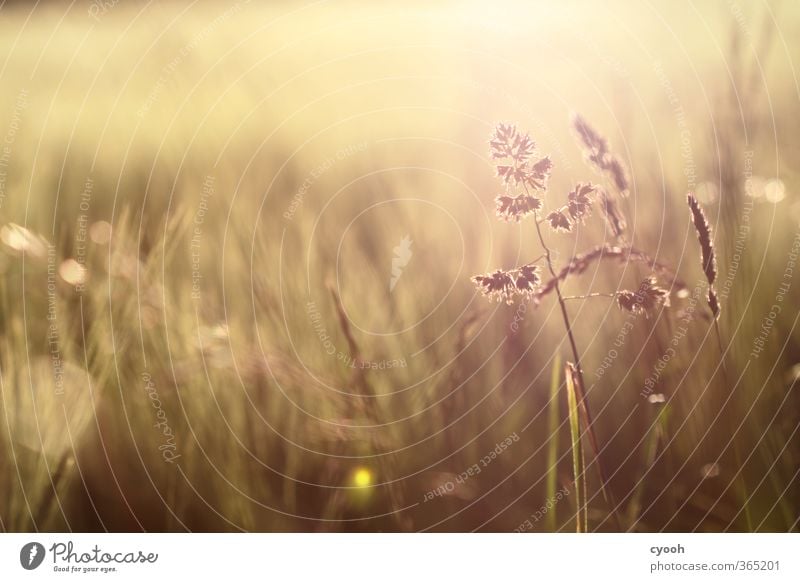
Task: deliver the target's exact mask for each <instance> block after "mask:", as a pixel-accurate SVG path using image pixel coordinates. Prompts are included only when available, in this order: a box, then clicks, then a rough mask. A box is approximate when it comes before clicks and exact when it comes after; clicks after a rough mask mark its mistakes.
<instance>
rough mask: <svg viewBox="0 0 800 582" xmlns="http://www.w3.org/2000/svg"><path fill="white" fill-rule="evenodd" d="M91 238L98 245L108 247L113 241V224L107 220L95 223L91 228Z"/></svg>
mask: <svg viewBox="0 0 800 582" xmlns="http://www.w3.org/2000/svg"><path fill="white" fill-rule="evenodd" d="M89 237H90V238H91V239H92V242H93V243H95V244H98V245H107V244H108V242H109V241H110V240H111V224H109V223H108V222H106V221H105V220H100V221H98V222H95V223H94V224H93V225H92V226H90V227H89Z"/></svg>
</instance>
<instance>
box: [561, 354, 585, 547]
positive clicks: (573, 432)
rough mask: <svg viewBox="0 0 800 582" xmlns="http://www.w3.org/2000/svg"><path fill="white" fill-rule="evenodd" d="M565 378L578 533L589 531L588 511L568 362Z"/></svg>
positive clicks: (575, 399)
mask: <svg viewBox="0 0 800 582" xmlns="http://www.w3.org/2000/svg"><path fill="white" fill-rule="evenodd" d="M564 372H565V375H566V380H567V407H568V410H569V432H570V438H571V441H572V472H573V474H574V476H575V505H576V513H575V521H576V531H577V532H578V533H581V532H587V531H589V512H588V507H587V503H586V499H587V488H586V466H585V462H584V458H583V446H582V445H581V421H580V410H579V406H580V405H579V401H578V394H577V391H576V389H575V374H576V373H577V371H576V370H575V366H573V365H572V364H571V363H570V362H567V365H566V366H565V369H564Z"/></svg>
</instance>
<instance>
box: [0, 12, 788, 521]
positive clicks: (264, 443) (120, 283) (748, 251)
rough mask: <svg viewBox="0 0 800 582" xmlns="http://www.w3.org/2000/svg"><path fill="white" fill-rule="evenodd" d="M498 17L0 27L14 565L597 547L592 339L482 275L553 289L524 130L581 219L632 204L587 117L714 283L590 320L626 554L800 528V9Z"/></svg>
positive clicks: (596, 239) (145, 16)
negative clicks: (514, 184) (248, 550)
mask: <svg viewBox="0 0 800 582" xmlns="http://www.w3.org/2000/svg"><path fill="white" fill-rule="evenodd" d="M495 4H497V3H488V2H438V1H435V2H422V1H411V2H408V1H407V2H380V3H378V2H372V3H367V2H348V1H343V2H322V1H316V2H311V1H276V2H263V3H262V2H246V1H243V0H242V1H239V2H238V3H226V4H223V3H215V2H203V1H200V2H192V3H183V2H166V3H155V2H142V1H134V0H108V1H105V2H102V1H100V0H94V1H93V2H88V1H84V0H77V1H73V2H69V3H68V2H36V3H32V2H8V1H6V2H2V3H0V55H1V56H0V87H2V90H0V140H2V143H0V228H2V231H1V232H0V244H1V246H2V250H1V251H0V273H2V287H0V289H2V291H0V300H1V301H2V304H1V306H0V388H1V389H2V399H0V409H1V410H2V413H1V414H0V427H2V428H0V527H2V529H3V530H5V531H32V530H37V531H87V530H89V531H95V530H98V531H103V530H109V531H139V530H148V531H187V530H191V531H220V530H222V531H239V530H248V531H252V530H258V531H370V532H372V531H419V530H427V531H473V530H477V531H515V530H517V531H574V530H575V512H576V506H575V495H574V484H573V472H572V453H571V446H570V436H569V435H570V432H569V425H568V422H567V400H566V395H565V390H564V377H563V365H564V362H565V361H567V360H569V359H571V356H570V351H569V348H568V344H567V342H566V338H565V334H564V327H563V322H562V320H561V314H560V311H559V306H558V303H556V302H554V301H553V298H552V297H550V296H548V297H546V298H545V299H544V300H543V301H542V302H541V304H539V305H538V306H536V305H534V304H533V303H527V304H520V303H515V304H514V305H505V304H497V303H490V302H488V301H487V300H486V299H485V298H483V297H482V296H481V295H480V294H479V293H478V292H477V291H476V289H475V287H474V286H473V284H472V283H471V282H470V277H471V276H472V275H475V274H479V273H484V272H488V271H491V270H492V269H494V268H497V267H500V268H512V267H514V266H517V265H520V264H523V263H526V262H528V261H531V260H534V259H535V258H537V257H538V256H539V255H541V253H542V251H541V247H540V246H539V243H538V239H537V237H536V230H535V226H534V224H533V221H532V220H530V219H529V220H528V221H523V222H521V223H519V224H517V223H503V222H501V221H498V220H497V219H496V218H495V216H494V197H495V196H496V195H497V194H498V193H500V192H501V191H502V185H501V184H500V183H499V182H498V181H497V179H496V178H495V175H494V167H493V164H492V160H490V159H489V156H488V143H487V141H488V139H489V137H490V134H491V131H492V129H493V127H494V126H495V124H496V123H498V122H500V121H507V122H512V123H515V124H516V125H517V126H518V127H519V128H521V129H522V130H524V131H528V132H529V133H530V134H531V136H532V138H533V139H534V140H535V141H536V144H537V152H538V155H550V156H551V158H552V161H553V164H554V168H553V174H552V178H551V179H550V186H549V192H548V195H547V197H546V200H545V203H546V205H547V206H548V207H554V206H558V205H561V204H563V203H564V201H565V199H566V193H567V192H568V191H569V190H570V188H572V186H573V185H574V183H575V182H577V181H581V180H583V181H586V180H592V181H594V182H597V183H600V184H603V183H604V179H603V177H602V176H599V175H597V174H596V173H594V172H593V171H592V169H591V168H590V167H588V166H587V165H586V164H585V163H584V161H583V159H582V151H581V148H580V147H579V144H578V143H576V140H575V138H574V136H573V134H572V131H571V129H570V115H571V114H573V113H575V112H578V113H580V114H581V115H582V116H583V117H585V118H586V119H587V120H589V121H590V123H592V125H593V126H594V127H595V128H596V129H597V130H598V131H599V132H600V133H601V134H603V135H604V136H605V137H606V138H607V139H608V141H609V143H610V145H611V148H612V149H613V150H614V152H615V153H616V154H617V155H618V156H619V157H620V158H621V159H622V160H623V162H624V164H625V166H626V167H627V168H628V173H629V177H630V180H631V193H630V196H629V198H628V199H627V200H626V201H625V203H624V205H623V206H622V208H623V209H624V211H625V212H626V215H627V216H626V218H627V221H628V233H627V237H628V240H629V242H631V244H633V245H634V246H636V247H637V248H640V249H642V250H644V251H646V252H648V253H649V254H650V255H651V256H653V257H654V258H655V259H657V260H658V261H660V262H663V263H664V264H666V265H670V266H671V267H672V268H673V269H674V270H675V271H676V272H677V273H678V275H679V277H680V278H681V279H682V281H684V282H685V284H686V291H685V292H683V293H678V292H676V289H672V296H671V306H670V307H669V308H668V309H664V310H661V311H659V312H658V313H657V314H655V315H651V316H650V317H649V318H645V317H637V318H632V317H631V316H630V315H629V314H627V313H625V312H622V311H620V310H619V309H618V308H617V306H616V305H615V303H614V302H613V300H611V299H609V298H603V297H597V298H592V299H587V300H585V301H584V300H575V301H570V302H569V310H570V316H571V318H572V319H573V322H574V328H575V334H576V340H577V343H578V346H579V348H580V350H581V352H582V354H583V355H582V358H583V360H582V365H583V369H584V374H585V376H586V380H587V392H588V401H589V403H590V405H591V407H592V410H593V412H594V416H595V418H596V423H595V430H596V432H597V437H598V441H599V444H600V462H601V464H602V465H603V467H604V468H605V471H606V473H607V474H608V478H609V483H608V492H609V495H608V499H606V498H604V496H603V495H602V494H601V493H600V483H599V480H598V478H597V474H596V472H595V471H594V469H591V468H590V471H589V472H588V479H589V482H588V493H589V516H588V517H589V529H591V530H596V531H614V530H622V531H790V530H794V531H796V530H797V529H798V516H799V515H800V508H799V507H798V505H799V504H800V490H799V489H798V486H799V485H800V482H799V479H798V470H800V438H799V435H798V432H797V431H798V426H800V412H798V411H799V410H800V399H799V398H798V387H797V379H798V377H800V331H798V326H797V323H798V322H797V317H798V309H797V306H798V304H800V301H799V300H800V281H798V280H797V273H796V272H795V271H796V265H795V261H796V259H797V253H798V251H800V243H798V238H797V237H798V233H799V232H800V198H799V197H798V185H799V184H800V176H798V168H797V160H798V159H800V137H798V131H797V129H798V126H797V121H796V120H797V118H798V112H799V111H798V109H799V108H798V105H800V103H799V101H798V100H799V99H800V82H799V81H798V72H797V68H796V67H797V60H798V59H797V57H798V56H800V44H799V43H800V41H799V40H798V39H800V8H799V7H798V5H797V3H796V2H789V1H786V2H780V1H774V2H763V1H759V2H744V1H736V0H732V1H718V2H704V3H700V4H697V3H692V2H684V1H680V2H674V3H667V2H660V3H655V4H649V3H638V2H631V1H613V2H604V3H602V4H599V3H590V2H578V1H568V2H504V3H501V4H500V5H495ZM687 191H693V192H695V193H696V194H697V197H698V198H699V199H700V201H701V203H702V204H703V206H704V209H705V212H706V213H707V215H708V217H709V221H710V223H711V226H712V229H713V230H714V236H715V245H716V251H717V258H718V266H719V271H720V275H719V281H718V288H719V291H720V295H721V298H722V314H721V318H720V320H719V325H720V336H719V340H720V341H719V342H718V340H717V336H716V335H715V333H714V330H713V327H712V325H711V318H710V315H709V314H708V313H707V311H708V310H707V307H706V305H705V302H704V300H703V299H702V295H703V293H704V287H703V284H704V283H703V282H704V277H703V271H702V268H701V263H700V258H699V256H700V250H699V246H698V244H697V238H696V234H695V232H694V229H693V227H692V225H691V222H690V215H689V212H688V209H687V207H686V202H685V197H686V192H687ZM545 236H546V238H547V241H548V244H550V245H552V246H553V248H554V249H555V250H556V253H555V261H556V264H557V265H560V266H563V265H564V264H566V263H567V262H568V261H569V259H570V258H571V257H573V256H574V255H576V254H579V253H582V252H585V251H586V250H588V249H591V248H592V247H594V246H595V245H597V244H602V243H604V242H612V241H611V238H610V233H609V232H607V230H606V228H605V227H604V224H603V221H602V219H601V218H600V217H599V216H598V215H597V213H596V215H595V216H593V217H591V218H590V219H589V220H588V221H587V223H586V224H585V225H583V226H581V227H580V228H579V229H578V230H577V232H576V233H573V234H569V235H564V234H555V233H548V234H546V235H545ZM647 272H648V270H647V268H646V265H641V264H638V265H633V264H628V263H625V262H622V261H603V262H597V263H593V264H592V265H591V267H590V268H589V269H588V270H587V272H586V273H584V274H583V275H581V276H580V277H574V278H570V279H569V280H568V281H567V283H566V285H565V293H567V294H568V295H583V294H586V293H593V292H594V293H608V292H613V291H615V290H618V289H626V288H633V289H635V288H636V285H637V284H638V281H639V280H641V278H642V277H643V276H645V275H646V274H647ZM698 290H699V291H698ZM696 296H697V297H700V299H699V300H694V299H696ZM718 343H719V345H718ZM720 346H721V347H722V351H723V352H724V354H725V356H724V366H723V365H722V364H721V356H720ZM671 348H672V349H671ZM587 463H589V464H590V465H593V464H594V463H596V461H595V460H594V455H593V454H592V453H591V450H590V449H587Z"/></svg>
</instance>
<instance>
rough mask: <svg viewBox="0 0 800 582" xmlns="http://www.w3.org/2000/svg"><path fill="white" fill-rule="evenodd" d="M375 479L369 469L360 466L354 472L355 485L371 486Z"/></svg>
mask: <svg viewBox="0 0 800 582" xmlns="http://www.w3.org/2000/svg"><path fill="white" fill-rule="evenodd" d="M373 480H374V475H373V474H372V471H370V470H369V469H366V468H364V467H360V468H358V469H356V470H355V471H354V472H353V485H355V486H356V487H369V486H370V485H372V482H373Z"/></svg>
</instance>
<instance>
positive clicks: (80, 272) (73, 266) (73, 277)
mask: <svg viewBox="0 0 800 582" xmlns="http://www.w3.org/2000/svg"><path fill="white" fill-rule="evenodd" d="M58 274H59V275H61V278H62V279H64V281H65V282H67V283H69V284H70V285H83V284H84V283H86V267H84V266H83V265H81V264H80V263H79V262H78V261H76V260H75V259H67V260H66V261H64V262H63V263H61V266H60V267H59V268H58Z"/></svg>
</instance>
